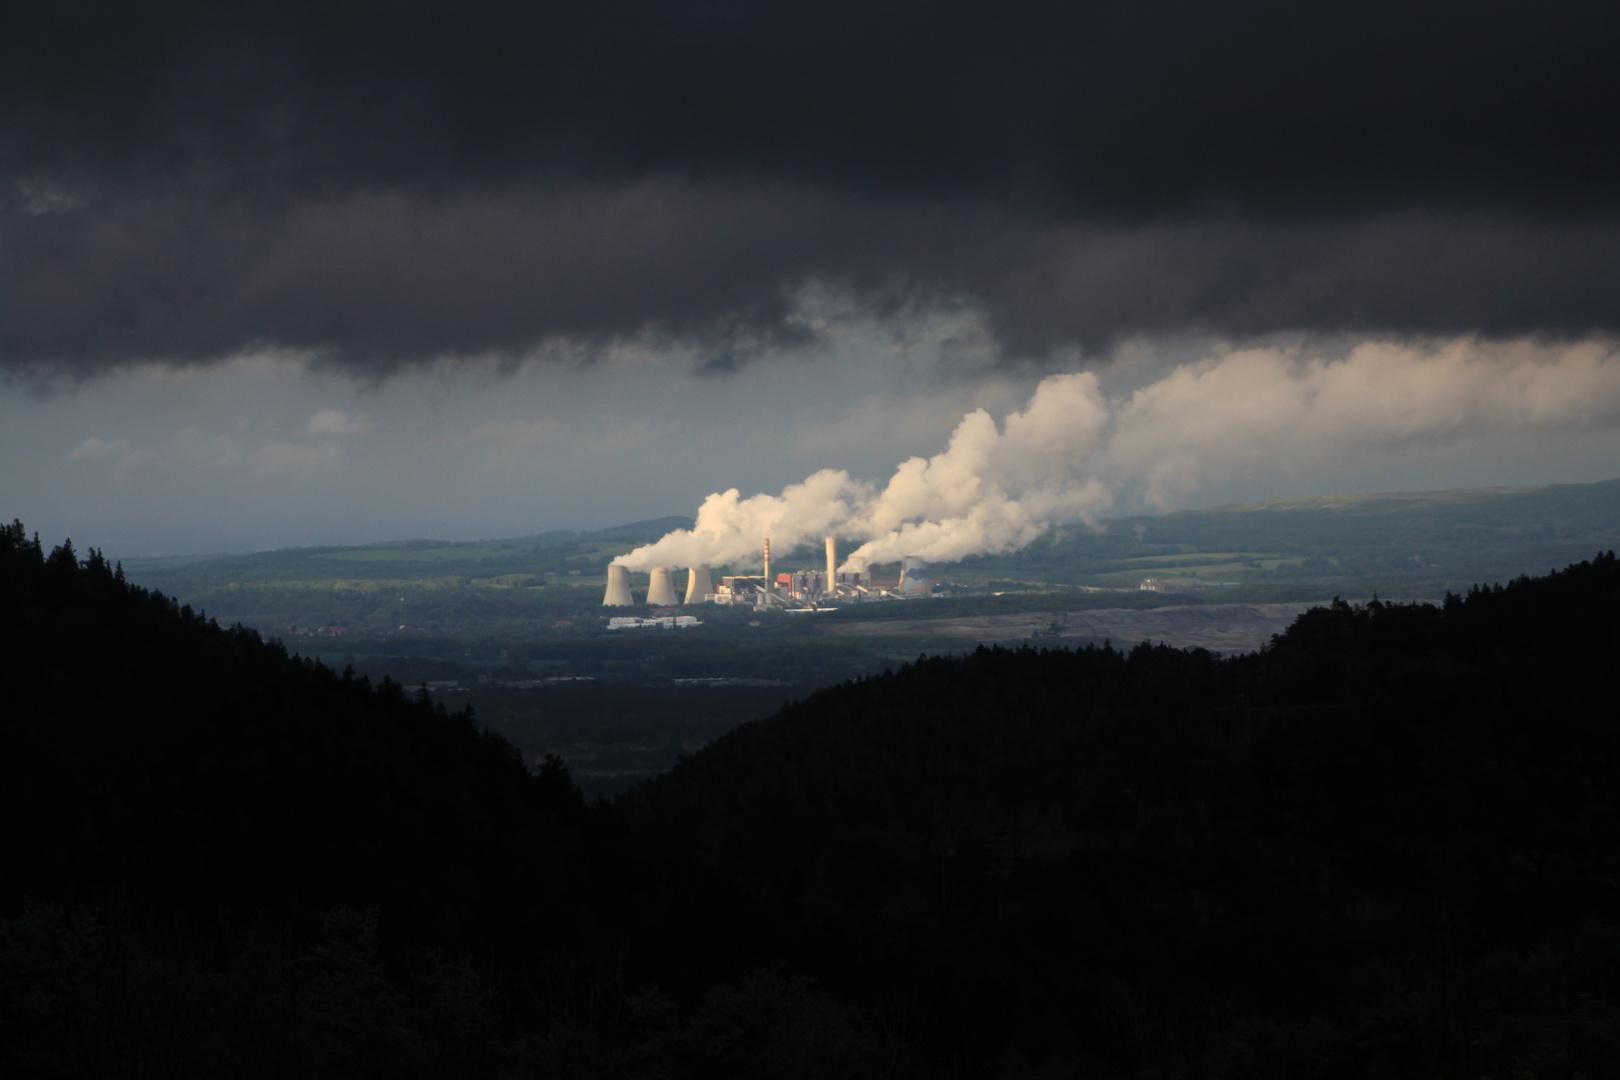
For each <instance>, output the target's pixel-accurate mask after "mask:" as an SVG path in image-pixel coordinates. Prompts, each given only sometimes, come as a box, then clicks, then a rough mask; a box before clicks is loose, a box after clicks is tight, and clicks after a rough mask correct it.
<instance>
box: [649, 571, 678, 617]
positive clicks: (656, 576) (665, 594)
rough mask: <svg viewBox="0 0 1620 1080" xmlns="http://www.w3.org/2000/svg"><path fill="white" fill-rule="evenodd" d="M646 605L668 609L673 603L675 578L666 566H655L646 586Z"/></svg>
mask: <svg viewBox="0 0 1620 1080" xmlns="http://www.w3.org/2000/svg"><path fill="white" fill-rule="evenodd" d="M647 603H649V604H657V605H658V606H660V607H668V606H670V605H672V604H674V603H675V576H674V575H673V574H671V573H670V571H669V567H667V566H655V567H653V572H652V583H651V584H649V585H648V586H647Z"/></svg>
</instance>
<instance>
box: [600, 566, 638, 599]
mask: <svg viewBox="0 0 1620 1080" xmlns="http://www.w3.org/2000/svg"><path fill="white" fill-rule="evenodd" d="M634 603H635V601H634V600H633V599H631V597H630V570H629V568H628V567H624V566H610V567H608V586H607V595H606V596H604V597H602V606H603V607H629V606H630V605H632V604H634Z"/></svg>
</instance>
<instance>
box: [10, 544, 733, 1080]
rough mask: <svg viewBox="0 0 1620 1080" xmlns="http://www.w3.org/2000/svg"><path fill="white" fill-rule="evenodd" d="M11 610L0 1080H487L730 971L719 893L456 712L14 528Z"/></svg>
mask: <svg viewBox="0 0 1620 1080" xmlns="http://www.w3.org/2000/svg"><path fill="white" fill-rule="evenodd" d="M0 611H3V612H4V615H5V617H4V619H3V620H0V679H3V682H4V686H5V691H4V694H5V708H4V709H3V710H0V714H3V716H0V820H4V822H5V827H4V828H3V829H0V866H3V867H4V871H3V872H0V1075H5V1076H8V1077H20V1076H51V1077H57V1076H132V1075H135V1076H139V1075H154V1076H157V1075H162V1076H188V1075H195V1076H221V1075H232V1076H272V1077H281V1076H294V1075H297V1076H379V1077H380V1076H387V1077H403V1076H432V1075H447V1076H450V1075H453V1076H480V1075H487V1076H493V1075H494V1074H495V1073H496V1071H498V1069H499V1068H500V1067H501V1066H502V1061H503V1055H504V1056H510V1055H511V1054H512V1053H515V1052H516V1051H515V1050H514V1049H513V1048H514V1047H519V1048H521V1046H522V1042H521V1038H522V1034H523V1033H524V1032H525V1031H529V1032H540V1033H543V1032H544V1031H545V1030H546V1025H547V1023H548V1022H550V1021H551V1020H552V1019H555V1018H559V1017H564V1016H566V1017H568V1018H569V1019H570V1020H572V1021H573V1022H576V1023H592V1024H594V1023H599V1022H600V1023H607V1022H608V1021H609V1020H610V1019H611V1018H612V1017H613V1016H615V1015H618V1014H619V1013H621V1012H622V1010H623V1003H624V994H625V993H627V992H629V991H630V990H634V989H637V988H643V987H646V986H651V985H661V986H663V987H664V988H665V989H667V990H669V991H670V992H672V993H678V992H680V991H681V990H682V989H683V988H685V987H686V986H687V985H688V984H692V983H695V985H696V988H697V989H702V988H704V987H706V986H707V985H709V983H710V982H714V981H718V975H717V974H716V973H717V972H721V973H729V972H730V971H731V970H732V969H733V968H735V967H737V966H738V964H740V961H739V960H737V959H736V957H737V956H738V955H743V956H746V955H747V953H746V950H745V944H746V942H745V939H746V933H744V932H743V929H742V928H743V925H744V920H742V919H739V918H738V917H736V916H735V914H734V912H733V911H732V909H731V908H730V907H729V906H728V905H729V904H730V900H729V899H728V897H730V896H731V895H732V894H731V893H730V892H729V891H728V890H727V889H725V888H723V887H714V886H713V885H712V883H711V882H709V881H708V879H703V878H700V877H698V876H683V874H682V873H681V871H680V869H679V868H678V867H676V868H671V867H669V866H668V865H667V864H666V863H665V862H663V861H662V860H660V859H658V858H656V857H654V856H652V855H650V854H648V853H647V852H646V851H645V850H643V849H641V848H639V847H638V846H637V845H636V844H635V843H634V841H633V838H631V837H630V836H629V835H628V834H627V833H626V832H625V830H624V829H623V828H622V826H620V825H619V824H618V823H617V822H616V821H615V820H614V819H613V818H612V815H611V814H610V813H608V812H607V810H606V808H605V807H597V808H595V809H592V808H590V807H588V806H587V805H586V804H585V802H584V800H583V798H582V797H581V796H580V795H579V792H578V790H577V789H576V788H575V787H574V786H573V784H572V783H571V782H570V780H569V778H568V775H567V772H566V770H565V769H563V768H562V766H561V763H560V762H554V763H552V764H551V765H549V766H548V767H547V768H545V769H542V770H541V771H540V772H539V774H538V775H534V774H531V773H530V772H529V771H528V770H527V769H526V768H525V767H524V765H523V763H522V761H521V759H520V757H519V755H518V754H517V752H516V750H515V749H514V748H513V747H512V746H511V745H509V744H508V743H507V742H506V741H505V740H503V739H501V738H500V737H499V736H497V735H493V734H490V733H488V732H486V731H482V730H480V729H479V727H478V725H477V724H476V723H475V721H474V718H473V717H472V716H471V715H469V714H467V713H447V712H446V711H445V710H444V708H443V707H442V706H436V705H434V704H432V703H430V702H428V701H427V700H426V699H425V698H419V697H414V696H412V695H409V694H407V693H406V692H405V691H404V690H403V689H402V688H401V687H400V686H398V685H397V684H393V683H388V682H386V681H385V682H384V683H383V684H382V685H380V686H372V685H370V684H369V683H368V682H367V681H366V680H364V679H356V678H353V677H352V676H350V675H348V674H338V673H336V672H334V671H332V670H330V669H328V668H325V667H322V666H320V665H318V664H315V663H313V662H311V661H309V660H305V659H300V658H298V657H297V656H294V655H289V653H288V652H287V650H286V649H285V648H284V647H283V646H282V645H281V644H280V643H278V642H274V641H271V642H266V641H263V640H261V639H260V637H259V635H258V634H257V633H256V632H254V631H251V630H244V629H242V628H240V627H237V628H231V629H224V628H221V627H219V626H218V625H216V624H215V623H213V622H212V621H210V620H208V619H206V618H204V617H203V616H202V615H200V614H198V613H196V612H194V611H192V610H191V609H189V608H186V607H181V606H179V605H178V604H177V603H175V602H174V601H172V600H170V599H168V598H166V597H164V596H162V595H160V594H157V593H151V592H148V591H146V590H144V589H140V588H136V587H133V586H131V585H129V584H128V583H127V582H125V581H124V580H123V576H122V573H121V571H119V570H116V569H115V568H113V567H111V566H109V565H108V564H107V562H106V561H105V560H104V559H103V558H102V556H101V555H100V553H99V552H97V551H94V550H92V551H90V552H89V554H88V556H87V557H86V558H84V559H80V558H79V557H78V556H77V554H76V553H75V552H74V550H73V549H72V547H71V545H64V546H63V547H60V548H58V549H56V550H55V551H53V552H51V553H49V554H48V555H47V554H46V553H45V552H44V551H43V550H42V549H41V547H40V545H39V543H38V541H37V539H36V540H33V541H30V540H28V539H27V537H26V536H25V533H24V530H23V527H22V525H21V524H14V525H11V526H5V527H0ZM711 920H712V922H711ZM671 925H679V926H682V927H684V928H685V933H683V934H675V933H671V932H670V926H671ZM717 926H724V927H725V929H726V934H725V935H724V937H723V938H722V935H721V934H720V933H719V932H718V930H717V928H716V927H717ZM699 942H701V946H699V944H698V943H699ZM728 965H729V966H728ZM604 1018H607V1019H604Z"/></svg>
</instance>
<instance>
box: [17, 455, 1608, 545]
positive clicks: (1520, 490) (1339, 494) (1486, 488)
mask: <svg viewBox="0 0 1620 1080" xmlns="http://www.w3.org/2000/svg"><path fill="white" fill-rule="evenodd" d="M1615 483H1620V476H1616V477H1610V478H1607V479H1604V480H1589V481H1573V482H1554V483H1547V484H1514V485H1500V484H1487V485H1481V486H1477V487H1474V486H1469V487H1447V488H1423V489H1418V488H1413V489H1400V490H1386V491H1372V490H1365V491H1336V492H1327V493H1321V494H1303V495H1275V496H1271V497H1269V498H1265V499H1256V500H1253V501H1250V502H1224V503H1209V504H1207V505H1203V506H1192V507H1182V508H1178V509H1173V510H1164V511H1160V512H1157V513H1152V512H1148V513H1134V514H1118V515H1110V516H1104V517H1100V518H1098V521H1100V522H1109V521H1130V520H1134V519H1139V518H1156V517H1167V516H1170V515H1173V514H1196V513H1201V512H1205V511H1212V510H1238V509H1245V508H1257V507H1263V506H1268V505H1272V504H1276V503H1286V502H1307V501H1311V500H1331V499H1349V498H1396V497H1402V496H1423V495H1446V494H1454V493H1471V494H1487V493H1500V494H1504V495H1511V494H1524V493H1529V492H1534V491H1545V490H1547V489H1549V488H1559V487H1597V486H1599V485H1602V484H1615ZM692 520H693V519H692V517H691V516H689V515H685V514H664V515H661V516H658V517H650V518H641V519H638V520H635V521H626V522H619V523H616V524H612V525H603V526H599V527H597V528H586V529H540V530H537V531H535V532H530V533H518V534H511V535H506V536H481V537H477V538H472V539H458V538H453V537H433V536H409V537H397V538H389V539H380V540H369V541H365V542H362V543H330V544H321V543H312V544H286V545H281V546H277V547H264V548H241V549H235V550H218V551H197V552H167V553H165V554H162V555H125V556H117V555H111V556H109V558H114V559H116V560H117V561H121V562H126V563H130V564H131V565H137V564H140V563H161V562H165V561H168V560H174V559H185V560H190V561H200V560H205V559H216V558H221V559H222V558H231V557H233V556H246V555H268V554H274V553H277V552H285V551H308V550H318V549H332V550H345V549H348V550H352V549H363V548H373V547H387V546H399V545H404V544H451V545H456V544H465V545H478V544H504V543H521V542H523V541H528V540H534V539H538V538H541V537H546V536H561V535H565V534H566V535H575V536H589V535H591V534H595V533H603V532H613V531H618V530H627V529H633V528H636V527H637V526H641V525H650V524H662V523H666V522H668V523H674V522H686V523H690V522H692ZM23 524H24V525H25V526H28V522H26V521H25V522H24V523H23ZM1084 526H1085V522H1083V521H1064V522H1055V523H1054V524H1053V525H1052V526H1051V528H1054V529H1062V528H1071V527H1084ZM665 527H666V528H673V527H683V526H677V525H674V524H670V525H666V526H665ZM684 527H689V524H688V525H687V526H684ZM29 528H30V532H32V531H33V530H32V527H31V526H29ZM1048 531H1050V530H1048ZM63 539H72V538H70V537H64V538H63ZM60 542H61V541H60V540H58V541H55V542H54V543H47V542H46V541H44V540H43V539H42V540H41V543H44V544H45V545H46V547H54V546H55V545H56V544H58V543H60ZM1617 542H1620V540H1617ZM73 543H74V546H75V548H77V549H78V550H80V551H81V552H82V551H83V550H85V548H86V542H83V541H80V540H77V539H74V540H73ZM88 546H89V547H96V548H101V545H99V544H96V543H94V542H89V543H88ZM102 550H105V549H102ZM941 565H949V564H941Z"/></svg>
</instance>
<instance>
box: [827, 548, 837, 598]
mask: <svg viewBox="0 0 1620 1080" xmlns="http://www.w3.org/2000/svg"><path fill="white" fill-rule="evenodd" d="M827 595H828V596H837V595H838V541H837V540H836V539H835V538H833V537H831V536H829V537H827Z"/></svg>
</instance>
